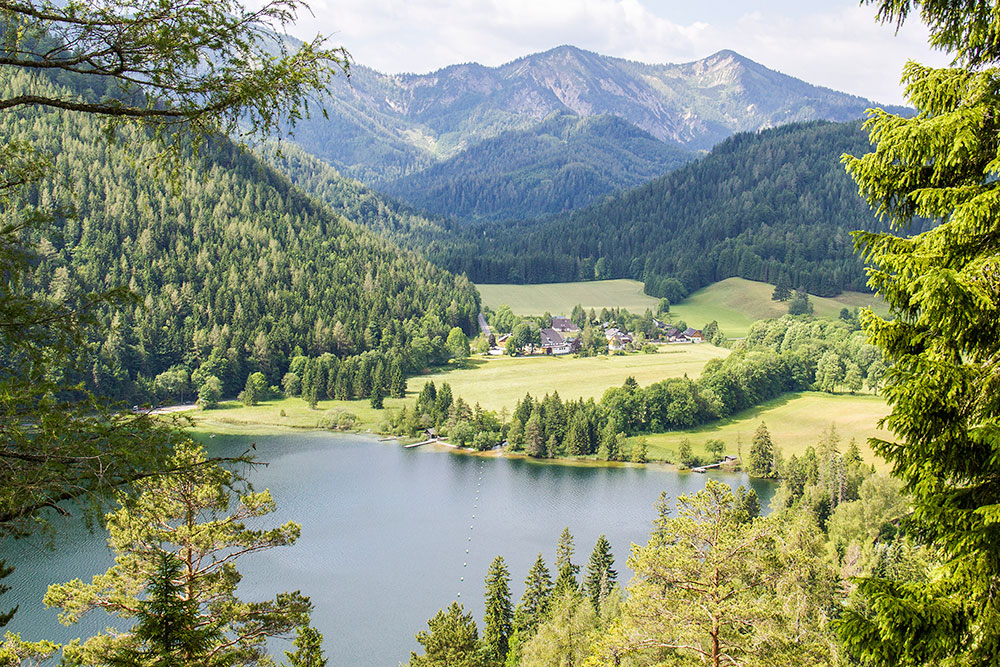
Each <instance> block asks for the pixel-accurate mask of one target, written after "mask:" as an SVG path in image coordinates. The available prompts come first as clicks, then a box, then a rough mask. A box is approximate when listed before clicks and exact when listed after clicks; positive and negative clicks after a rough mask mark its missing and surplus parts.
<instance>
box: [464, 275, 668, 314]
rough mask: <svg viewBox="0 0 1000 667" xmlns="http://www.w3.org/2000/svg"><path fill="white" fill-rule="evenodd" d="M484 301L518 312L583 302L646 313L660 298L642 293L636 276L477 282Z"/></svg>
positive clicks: (567, 308) (563, 308)
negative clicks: (523, 282)
mask: <svg viewBox="0 0 1000 667" xmlns="http://www.w3.org/2000/svg"><path fill="white" fill-rule="evenodd" d="M476 287H477V288H479V294H480V296H482V298H483V305H485V306H489V307H490V308H494V309H495V308H496V307H497V306H499V305H500V304H503V303H505V304H507V305H508V306H510V309H511V311H513V312H514V314H515V315H541V314H543V313H546V312H548V313H552V314H553V315H569V314H570V312H572V310H573V306H575V305H577V304H580V305H581V306H583V307H584V308H586V309H587V310H590V309H591V308H594V309H595V310H600V309H601V308H624V309H626V310H628V311H629V312H632V313H640V314H641V313H643V312H644V311H645V310H646V309H647V308H651V309H652V310H653V312H654V313H655V312H656V305H657V304H658V303H659V302H660V300H659V299H655V298H653V297H651V296H648V295H646V294H643V292H642V283H640V282H639V281H637V280H624V279H623V280H596V281H591V282H579V283H545V284H542V285H485V284H483V285H476Z"/></svg>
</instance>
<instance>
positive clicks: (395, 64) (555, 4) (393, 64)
mask: <svg viewBox="0 0 1000 667" xmlns="http://www.w3.org/2000/svg"><path fill="white" fill-rule="evenodd" d="M250 2H251V4H253V3H255V2H256V3H258V4H259V2H260V0H250ZM307 2H308V4H309V7H310V9H311V14H310V13H309V12H300V15H299V18H298V20H297V22H296V23H295V25H293V26H291V27H290V28H289V32H290V33H291V34H292V35H294V36H296V37H299V38H302V39H309V38H311V37H313V36H315V35H316V34H317V33H319V34H322V35H325V36H327V37H328V38H329V39H330V43H331V44H334V45H338V46H344V47H345V48H346V49H347V50H348V51H349V52H350V53H351V55H352V57H353V59H354V61H355V62H356V63H358V64H362V65H366V66H368V67H372V68H374V69H376V70H378V71H380V72H383V73H386V74H395V73H401V72H414V73H420V74H423V73H427V72H431V71H434V70H436V69H440V68H442V67H446V66H448V65H453V64H456V63H464V62H478V63H481V64H483V65H488V66H497V65H501V64H503V63H506V62H510V61H511V60H514V59H516V58H519V57H521V56H524V55H528V54H530V53H537V52H539V51H545V50H548V49H550V48H553V47H555V46H559V45H562V44H572V45H574V46H577V47H580V48H582V49H586V50H589V51H594V52H597V53H601V54H604V55H609V56H617V57H621V58H628V59H630V60H638V61H641V62H646V63H682V62H690V61H692V60H698V59H700V58H704V57H706V56H709V55H711V54H713V53H715V52H717V51H720V50H722V49H732V50H734V51H736V52H738V53H740V54H742V55H744V56H746V57H748V58H750V59H751V60H755V61H757V62H759V63H761V64H762V65H765V66H766V67H769V68H771V69H774V70H778V71H779V72H783V73H785V74H789V75H791V76H795V77H798V78H800V79H803V80H805V81H807V82H809V83H812V84H816V85H821V86H827V87H829V88H833V89H835V90H840V91H844V92H848V93H852V94H855V95H860V96H862V97H865V98H868V99H871V100H874V101H876V102H882V103H886V104H901V103H903V102H904V94H903V89H902V86H900V84H899V78H900V72H901V71H902V68H903V65H904V64H905V63H906V61H907V60H916V61H918V62H921V63H924V64H928V65H933V66H946V65H947V64H948V62H949V60H950V59H949V58H948V57H947V55H946V54H944V53H941V52H939V51H932V50H931V49H930V48H929V47H928V46H927V33H926V30H925V28H924V26H923V25H921V24H920V23H919V22H918V21H917V20H915V19H910V21H909V22H908V23H907V24H906V25H904V27H903V29H902V30H900V31H899V33H898V34H897V33H896V30H895V26H892V25H881V24H878V23H876V21H875V18H874V17H875V9H874V8H873V7H872V6H867V5H866V6H863V7H862V6H859V4H858V1H857V0H825V1H823V2H819V1H817V0H798V1H797V2H796V1H794V0H774V1H773V2H766V1H765V2H745V1H744V2H740V1H739V0H684V1H679V0H307Z"/></svg>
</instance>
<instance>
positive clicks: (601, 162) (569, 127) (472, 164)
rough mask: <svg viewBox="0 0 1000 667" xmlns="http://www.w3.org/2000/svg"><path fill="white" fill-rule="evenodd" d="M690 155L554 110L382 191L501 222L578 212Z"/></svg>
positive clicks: (601, 120)
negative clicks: (533, 122)
mask: <svg viewBox="0 0 1000 667" xmlns="http://www.w3.org/2000/svg"><path fill="white" fill-rule="evenodd" d="M695 157H696V155H695V154H694V153H691V152H689V151H686V150H684V149H682V148H680V147H678V146H674V145H670V144H666V143H664V142H662V141H660V140H658V139H656V138H655V137H654V136H652V135H651V134H649V133H648V132H645V131H643V130H640V129H639V128H637V127H636V126H635V125H632V124H631V123H628V122H626V121H624V120H622V119H620V118H618V117H616V116H589V117H586V118H581V117H580V116H575V115H572V114H568V113H561V112H553V113H552V114H551V115H550V116H548V117H547V118H546V119H545V120H543V121H542V122H541V123H539V124H538V125H536V126H533V127H531V128H529V129H526V130H509V131H506V132H503V133H501V134H500V135H499V136H497V137H494V138H493V139H486V140H484V141H481V142H479V143H477V144H474V145H472V146H471V147H469V148H468V149H466V150H464V151H462V152H461V153H458V154H457V155H455V156H454V157H451V158H449V159H448V160H445V161H443V162H439V163H437V164H435V165H433V166H430V167H428V168H426V169H424V170H422V171H418V172H415V173H413V174H410V175H408V176H405V177H403V178H401V179H398V180H395V181H390V182H388V183H385V184H383V185H382V186H380V188H379V189H380V190H381V191H382V192H385V193H387V194H389V195H391V196H393V197H396V198H398V199H401V200H403V201H405V202H407V203H409V204H410V205H412V206H415V207H416V208H418V209H421V210H423V211H426V212H428V213H430V214H432V215H442V216H443V215H450V216H454V217H456V218H459V219H461V220H481V219H485V220H494V221H502V220H508V219H511V218H518V217H520V218H529V217H533V216H537V215H545V214H550V213H561V212H564V211H570V210H573V209H576V208H580V207H581V206H585V205H586V204H589V203H590V202H591V201H593V200H594V199H596V198H598V197H600V196H602V195H605V194H609V193H611V192H614V191H616V190H621V189H623V188H628V187H632V186H635V185H639V184H640V183H643V182H645V181H648V180H651V179H653V178H655V177H657V176H661V175H663V174H665V173H666V172H668V171H670V170H672V169H674V168H676V167H679V166H681V165H682V164H685V163H687V162H689V161H691V160H693V159H694V158H695Z"/></svg>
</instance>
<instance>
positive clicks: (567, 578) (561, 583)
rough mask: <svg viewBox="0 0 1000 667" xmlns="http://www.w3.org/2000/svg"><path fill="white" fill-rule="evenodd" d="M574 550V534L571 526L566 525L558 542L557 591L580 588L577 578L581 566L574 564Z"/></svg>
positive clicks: (563, 591)
mask: <svg viewBox="0 0 1000 667" xmlns="http://www.w3.org/2000/svg"><path fill="white" fill-rule="evenodd" d="M574 550H575V549H574V547H573V535H572V534H571V533H570V532H569V526H566V527H565V528H563V530H562V533H560V534H559V542H558V544H556V583H555V587H554V592H555V593H565V592H566V591H574V592H575V591H577V590H579V589H580V584H579V582H578V581H577V580H576V575H577V573H578V572H579V571H580V566H579V565H574V564H573V551H574Z"/></svg>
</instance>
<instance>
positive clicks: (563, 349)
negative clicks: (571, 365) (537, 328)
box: [540, 329, 570, 354]
mask: <svg viewBox="0 0 1000 667" xmlns="http://www.w3.org/2000/svg"><path fill="white" fill-rule="evenodd" d="M540 334H541V339H542V344H541V348H542V350H543V351H544V352H545V354H569V353H570V345H569V343H567V342H566V339H565V338H563V336H562V334H561V333H559V332H558V331H556V330H555V329H542V330H541V332H540Z"/></svg>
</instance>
